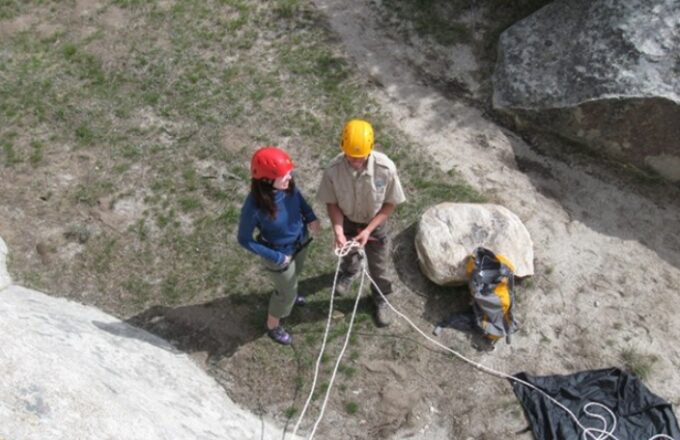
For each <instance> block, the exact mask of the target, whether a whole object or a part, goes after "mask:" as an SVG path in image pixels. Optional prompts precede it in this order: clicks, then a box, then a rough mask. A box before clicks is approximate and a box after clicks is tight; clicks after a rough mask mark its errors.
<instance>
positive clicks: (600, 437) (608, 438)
mask: <svg viewBox="0 0 680 440" xmlns="http://www.w3.org/2000/svg"><path fill="white" fill-rule="evenodd" d="M354 249H358V250H359V252H360V253H361V256H362V257H363V258H362V273H361V283H360V286H359V291H358V293H357V297H356V300H355V302H354V309H353V310H352V316H351V318H350V322H349V328H348V329H347V334H346V335H345V342H344V344H343V347H342V349H341V351H340V354H339V356H338V359H337V361H336V363H335V367H334V368H333V373H332V376H331V379H330V382H329V385H328V388H327V390H326V395H325V397H324V401H323V404H322V406H321V411H320V413H319V416H318V417H317V420H316V422H315V423H314V426H313V428H312V431H311V432H310V434H309V436H308V437H307V440H312V439H313V437H314V434H315V433H316V429H317V427H318V425H319V423H320V422H321V420H322V418H323V415H324V412H325V410H326V404H327V402H328V398H329V396H330V393H331V389H332V387H333V382H334V381H335V376H336V373H337V370H338V367H339V365H340V361H341V359H342V356H343V355H344V353H345V350H346V348H347V345H348V342H349V339H350V335H351V332H352V326H353V324H354V318H355V316H356V311H357V306H358V304H359V299H360V298H361V292H362V290H363V285H364V278H365V277H367V278H368V279H369V281H370V282H371V283H372V285H373V286H374V287H375V289H376V291H377V292H378V293H379V294H380V296H381V297H382V299H383V300H384V301H385V304H387V306H388V307H389V308H390V309H391V310H392V311H393V312H394V313H396V314H397V316H399V317H400V318H402V319H404V320H405V321H406V322H407V323H408V324H409V325H410V326H411V327H412V328H413V329H414V330H416V331H417V332H418V333H420V335H421V336H423V337H424V338H425V339H426V340H428V341H430V342H431V343H432V344H434V345H436V346H437V347H439V348H441V349H443V350H445V351H447V352H449V353H451V354H453V355H454V356H456V357H457V358H458V359H460V360H462V361H463V362H466V363H467V364H469V365H472V366H473V367H475V368H477V369H478V370H480V371H482V372H484V373H487V374H490V375H492V376H496V377H499V378H501V379H507V380H511V381H514V382H517V383H519V384H522V385H524V386H526V387H528V388H531V389H533V390H535V391H537V392H539V393H540V394H542V395H543V396H545V397H546V398H547V399H548V400H550V401H551V402H553V403H554V404H555V405H557V406H558V407H559V408H561V409H563V410H564V411H565V412H566V413H567V414H568V415H569V417H571V419H572V420H573V421H574V423H576V425H577V426H578V427H579V428H580V429H581V430H582V431H583V435H582V438H583V440H621V439H619V438H618V437H616V436H615V435H614V434H613V433H614V431H615V430H616V425H617V419H616V415H615V414H614V413H613V412H612V411H611V410H610V409H609V408H607V407H606V406H605V405H602V404H600V403H596V402H589V403H587V404H586V405H584V407H583V412H584V413H585V415H586V416H588V417H590V418H593V419H596V420H599V421H600V423H601V424H602V427H601V428H595V427H588V426H584V425H583V424H582V423H581V421H580V420H579V418H578V417H577V416H576V415H575V414H574V413H573V412H572V411H571V410H570V409H569V408H567V407H566V406H564V405H563V404H562V403H560V402H559V401H557V400H556V399H554V398H553V397H552V396H550V395H548V394H547V393H545V392H544V391H543V390H541V389H540V388H538V387H536V386H534V385H532V384H531V383H529V382H526V381H524V380H522V379H519V378H517V377H515V376H512V375H509V374H507V373H504V372H502V371H498V370H494V369H493V368H490V367H487V366H485V365H483V364H480V363H478V362H475V361H473V360H472V359H469V358H467V357H465V356H463V355H462V354H460V353H458V352H457V351H455V350H453V349H452V348H450V347H447V346H445V345H444V344H442V343H440V342H439V341H437V340H435V339H433V338H431V337H430V336H429V335H427V334H426V333H425V332H424V331H422V330H421V329H420V328H418V326H417V325H415V324H414V323H413V321H412V320H411V319H409V317H408V316H406V315H405V314H403V313H401V312H400V311H399V310H397V309H396V308H395V307H394V306H393V305H392V304H391V303H390V302H389V301H388V299H387V298H386V297H385V295H384V294H383V293H382V291H381V290H380V287H378V285H377V283H376V282H375V281H374V280H373V278H372V277H371V275H370V274H369V273H368V270H367V267H366V254H365V252H364V250H363V248H362V247H361V246H359V244H358V243H357V242H355V241H350V242H347V243H346V244H345V246H343V247H342V248H338V249H336V250H335V255H336V256H337V257H338V264H337V266H336V270H335V277H334V278H333V289H332V292H331V300H330V304H329V310H328V319H327V321H326V329H325V330H324V335H323V340H322V343H321V350H320V352H319V356H318V358H317V361H316V367H315V369H314V379H313V381H312V388H311V390H310V391H309V396H308V397H307V401H306V402H305V405H304V407H303V409H302V412H301V413H300V416H299V418H298V421H297V423H296V424H295V427H294V428H293V435H295V434H296V433H297V430H298V428H299V426H300V423H301V422H302V419H303V418H304V416H305V413H306V411H307V409H308V407H309V404H310V402H311V400H312V396H313V394H314V389H315V387H316V382H317V380H318V376H319V369H320V365H321V359H322V357H323V353H324V350H325V348H326V341H327V338H328V332H329V329H330V324H331V320H332V313H333V300H334V297H335V290H336V287H337V280H338V275H339V273H340V264H341V262H342V258H343V257H344V256H346V255H348V254H349V253H350V252H352V251H353V250H354ZM593 407H597V408H600V409H601V410H602V411H604V412H605V413H606V414H607V415H608V416H609V418H610V419H611V421H612V426H611V428H609V426H608V425H609V423H608V419H607V418H606V417H605V416H603V415H601V414H598V413H596V412H594V411H592V409H591V408H593ZM284 436H285V434H284ZM662 439H663V440H675V439H674V438H673V437H670V436H668V435H666V434H657V435H654V436H652V437H650V438H649V440H662Z"/></svg>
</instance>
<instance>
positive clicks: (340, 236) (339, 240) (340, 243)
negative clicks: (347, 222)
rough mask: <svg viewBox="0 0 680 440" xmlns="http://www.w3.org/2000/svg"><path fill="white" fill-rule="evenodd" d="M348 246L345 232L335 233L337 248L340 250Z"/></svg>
mask: <svg viewBox="0 0 680 440" xmlns="http://www.w3.org/2000/svg"><path fill="white" fill-rule="evenodd" d="M345 244H347V237H345V234H344V233H343V232H339V231H336V232H335V248H336V249H340V248H342V247H344V246H345Z"/></svg>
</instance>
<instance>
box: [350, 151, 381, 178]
mask: <svg viewBox="0 0 680 440" xmlns="http://www.w3.org/2000/svg"><path fill="white" fill-rule="evenodd" d="M342 160H343V162H344V166H345V168H347V171H349V173H350V174H351V175H353V176H361V175H363V174H366V175H367V176H370V177H373V174H374V173H375V155H374V154H373V153H371V154H369V155H368V161H367V162H366V166H365V167H364V168H363V169H361V170H355V169H354V168H352V166H351V165H350V164H349V162H347V157H346V156H345V157H343V158H342Z"/></svg>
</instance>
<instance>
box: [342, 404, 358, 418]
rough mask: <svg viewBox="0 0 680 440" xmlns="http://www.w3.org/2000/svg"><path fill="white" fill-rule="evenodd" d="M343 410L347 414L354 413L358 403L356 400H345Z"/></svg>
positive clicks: (356, 410)
mask: <svg viewBox="0 0 680 440" xmlns="http://www.w3.org/2000/svg"><path fill="white" fill-rule="evenodd" d="M345 412H346V413H347V414H349V415H351V416H352V415H354V414H356V413H357V412H359V404H358V403H356V402H351V401H350V402H345Z"/></svg>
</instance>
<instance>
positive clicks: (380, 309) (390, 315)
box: [375, 300, 394, 327]
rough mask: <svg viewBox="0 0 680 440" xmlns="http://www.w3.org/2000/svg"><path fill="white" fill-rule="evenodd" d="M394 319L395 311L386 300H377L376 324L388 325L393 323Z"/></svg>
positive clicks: (380, 325) (379, 325)
mask: <svg viewBox="0 0 680 440" xmlns="http://www.w3.org/2000/svg"><path fill="white" fill-rule="evenodd" d="M393 320H394V312H392V309H390V306H388V305H387V303H386V302H385V301H384V300H379V301H376V302H375V325H377V326H378V327H387V326H388V325H390V324H392V321H393Z"/></svg>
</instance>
